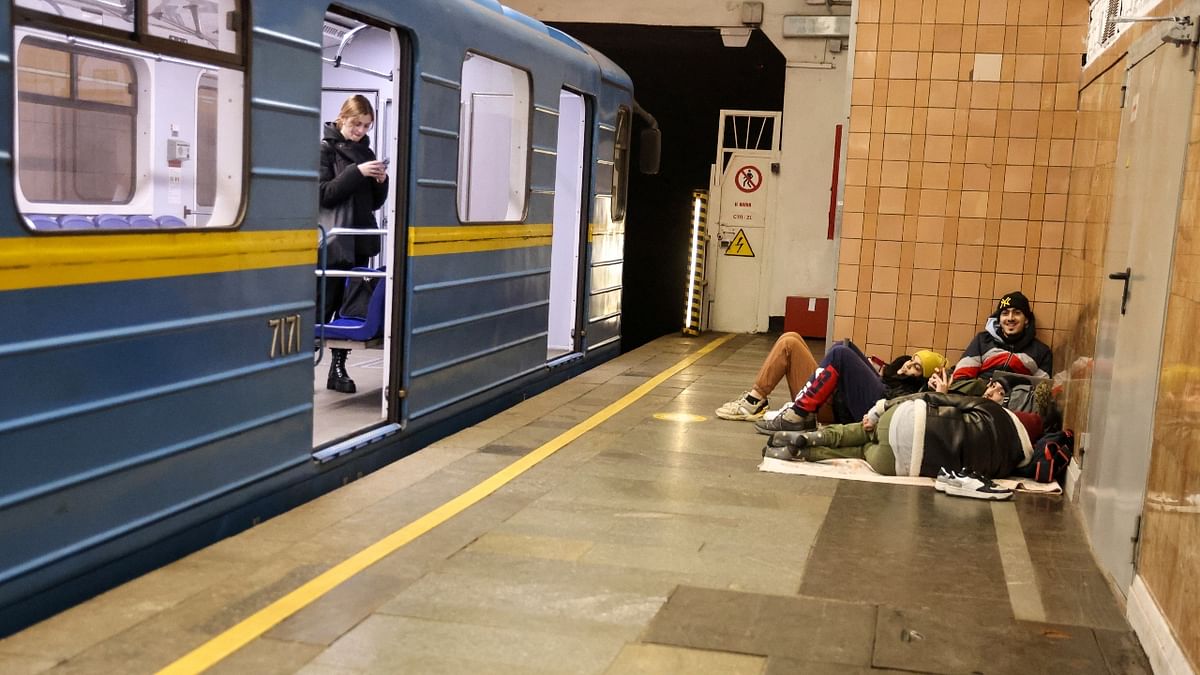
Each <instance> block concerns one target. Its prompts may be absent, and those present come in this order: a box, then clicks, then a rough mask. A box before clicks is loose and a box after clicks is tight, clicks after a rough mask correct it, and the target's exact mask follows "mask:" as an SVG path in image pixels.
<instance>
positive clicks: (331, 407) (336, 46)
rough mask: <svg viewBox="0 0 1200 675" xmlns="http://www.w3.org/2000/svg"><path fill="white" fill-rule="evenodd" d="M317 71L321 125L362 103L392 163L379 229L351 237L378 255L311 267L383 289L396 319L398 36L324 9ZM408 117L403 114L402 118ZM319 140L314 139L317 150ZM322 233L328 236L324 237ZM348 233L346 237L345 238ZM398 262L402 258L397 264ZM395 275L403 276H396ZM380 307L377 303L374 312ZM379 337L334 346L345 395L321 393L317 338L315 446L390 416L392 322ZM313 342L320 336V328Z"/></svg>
mask: <svg viewBox="0 0 1200 675" xmlns="http://www.w3.org/2000/svg"><path fill="white" fill-rule="evenodd" d="M322 39H323V43H322V49H323V53H322V62H323V63H322V71H321V122H322V125H321V127H322V129H321V132H322V133H323V131H324V125H325V123H327V122H332V121H334V120H335V119H337V117H338V111H339V110H340V109H341V106H342V104H343V102H345V100H346V99H347V98H349V97H350V96H354V95H361V96H364V97H366V98H367V100H368V101H369V102H370V103H371V107H372V108H374V110H375V117H376V119H375V124H374V125H372V127H371V129H370V130H369V131H368V133H367V135H368V138H369V139H370V145H371V148H372V149H373V150H374V151H375V156H376V157H377V158H378V159H381V160H388V161H389V162H390V164H389V168H388V173H389V178H390V180H389V183H390V188H389V190H388V198H387V201H386V202H384V204H383V206H382V207H381V208H380V209H379V210H378V211H377V212H376V214H375V221H376V223H377V224H378V230H379V231H378V232H372V233H369V234H363V235H357V236H374V237H379V238H380V239H381V242H380V247H379V250H380V253H379V254H378V255H377V256H375V257H374V258H373V259H372V260H371V262H370V264H369V267H370V270H359V271H353V270H351V271H339V270H322V269H319V268H318V269H317V270H316V274H317V275H318V276H321V275H325V276H326V277H327V279H328V280H329V283H345V284H348V285H353V284H355V283H359V282H360V280H365V279H369V280H371V282H370V283H373V284H382V285H383V286H384V302H383V306H382V308H381V309H382V311H383V316H384V317H391V316H395V315H396V312H395V308H396V306H397V297H403V295H402V294H401V295H400V296H397V294H396V293H395V289H396V283H395V279H396V278H397V275H394V274H390V273H389V272H388V270H393V269H394V265H395V263H396V262H397V261H395V260H394V259H393V256H394V255H395V251H394V248H395V247H394V246H392V245H391V243H392V242H393V241H394V240H395V234H396V218H397V215H398V214H403V213H404V209H403V208H398V207H397V204H396V194H397V193H396V190H395V185H396V175H397V171H398V170H399V168H400V163H399V162H392V161H391V160H392V159H393V154H394V150H395V148H396V147H397V138H398V128H399V121H400V119H401V111H399V110H398V105H399V101H400V98H399V97H398V95H397V93H398V87H399V86H400V84H401V83H400V82H399V81H398V78H399V77H400V74H402V73H405V72H407V68H405V67H404V64H401V63H400V58H401V53H402V52H401V49H400V39H401V36H400V34H399V33H398V32H397V31H395V30H388V29H385V28H381V27H378V26H375V25H371V24H367V23H364V22H362V21H359V20H357V19H354V18H351V17H348V16H345V15H343V14H338V13H334V12H329V13H327V14H326V15H325V23H324V26H323V30H322ZM405 114H407V113H405ZM319 142H320V136H318V138H317V139H314V141H313V151H314V152H316V151H317V148H318V147H319V146H318V143H319ZM327 236H328V235H327ZM347 236H349V235H347ZM400 262H403V261H400ZM399 278H401V279H402V278H403V277H402V276H401V277H399ZM379 309H380V308H379V307H378V305H376V311H378V310H379ZM377 322H378V323H379V324H380V329H379V332H380V334H379V335H378V336H368V337H367V338H366V339H361V340H353V341H338V342H337V343H336V344H337V345H338V347H339V348H347V349H350V352H349V354H348V357H347V359H346V370H347V372H348V373H349V374H350V377H351V379H352V380H353V381H354V383H355V385H356V390H355V391H354V392H353V393H343V392H340V391H335V390H332V389H328V388H327V386H326V385H327V375H328V372H329V366H330V362H331V359H332V355H331V353H330V349H329V348H328V347H329V345H330V344H335V343H334V342H332V341H325V342H324V343H323V342H322V341H320V340H318V350H317V352H316V356H315V357H314V361H315V365H314V367H313V447H314V448H320V447H322V446H325V445H327V444H329V443H331V442H334V441H337V440H338V439H344V438H347V437H353V436H354V435H355V434H357V433H360V432H362V431H364V430H366V429H370V428H372V427H376V426H378V425H380V424H381V423H384V422H386V421H387V420H388V419H389V416H391V417H398V415H391V414H390V412H389V407H390V403H389V400H388V396H387V392H388V387H387V380H388V373H389V372H391V364H392V363H393V360H394V359H396V357H397V356H398V354H397V352H396V350H395V349H393V347H394V345H395V341H394V340H393V327H394V322H392V321H388V320H382V321H378V320H377ZM317 332H318V337H320V336H321V335H322V334H323V333H322V331H321V330H320V328H318V331H317Z"/></svg>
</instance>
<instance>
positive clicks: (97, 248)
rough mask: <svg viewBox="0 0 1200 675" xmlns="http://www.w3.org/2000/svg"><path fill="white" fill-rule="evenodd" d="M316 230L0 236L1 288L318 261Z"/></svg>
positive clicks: (103, 280)
mask: <svg viewBox="0 0 1200 675" xmlns="http://www.w3.org/2000/svg"><path fill="white" fill-rule="evenodd" d="M316 261H317V234H316V231H315V230H277V231H271V232H212V231H209V232H163V233H144V234H143V233H138V234H107V235H100V236H65V237H64V236H54V237H15V238H9V239H0V291H11V290H17V289H22V288H47V287H51V286H72V285H77V284H94V283H103V282H109V281H130V280H134V279H158V278H164V277H178V276H187V275H192V274H211V273H214V272H237V271H242V270H252V269H267V268H272V267H291V266H294V265H315V264H316Z"/></svg>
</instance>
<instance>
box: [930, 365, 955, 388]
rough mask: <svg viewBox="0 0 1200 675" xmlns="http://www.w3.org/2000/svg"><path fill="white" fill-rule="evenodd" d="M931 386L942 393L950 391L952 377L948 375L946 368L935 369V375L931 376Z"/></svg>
mask: <svg viewBox="0 0 1200 675" xmlns="http://www.w3.org/2000/svg"><path fill="white" fill-rule="evenodd" d="M929 388H930V389H932V390H934V391H936V392H939V393H942V394H945V393H946V392H948V391H950V378H949V377H946V369H945V368H937V369H935V370H934V371H933V375H930V376H929Z"/></svg>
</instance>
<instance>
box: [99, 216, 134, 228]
mask: <svg viewBox="0 0 1200 675" xmlns="http://www.w3.org/2000/svg"><path fill="white" fill-rule="evenodd" d="M96 227H102V228H104V229H111V230H117V229H126V228H128V227H129V221H128V220H125V218H124V216H118V215H117V214H115V213H102V214H100V215H98V216H96Z"/></svg>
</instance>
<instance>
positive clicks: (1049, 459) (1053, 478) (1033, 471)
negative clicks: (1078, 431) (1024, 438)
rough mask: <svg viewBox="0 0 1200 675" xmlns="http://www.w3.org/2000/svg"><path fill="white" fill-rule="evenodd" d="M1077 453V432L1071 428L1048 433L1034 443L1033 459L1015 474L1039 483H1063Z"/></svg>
mask: <svg viewBox="0 0 1200 675" xmlns="http://www.w3.org/2000/svg"><path fill="white" fill-rule="evenodd" d="M1074 454H1075V433H1074V432H1072V431H1071V430H1070V429H1063V430H1061V431H1054V432H1051V433H1048V434H1046V435H1044V436H1042V437H1041V438H1039V439H1037V442H1035V443H1034V444H1033V460H1032V461H1031V462H1029V463H1028V464H1026V465H1025V466H1023V467H1021V468H1019V469H1017V470H1016V472H1015V473H1014V474H1013V475H1016V476H1021V477H1023V478H1032V479H1034V480H1035V481H1037V482H1039V483H1054V482H1058V483H1062V479H1063V477H1064V476H1065V475H1066V474H1067V465H1069V464H1070V463H1071V457H1073V456H1074Z"/></svg>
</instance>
